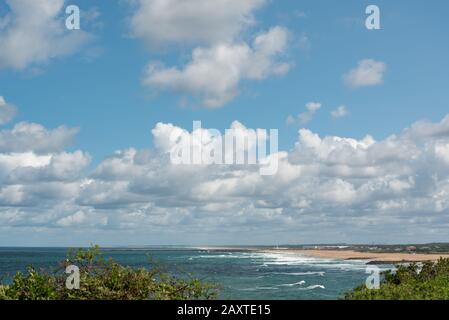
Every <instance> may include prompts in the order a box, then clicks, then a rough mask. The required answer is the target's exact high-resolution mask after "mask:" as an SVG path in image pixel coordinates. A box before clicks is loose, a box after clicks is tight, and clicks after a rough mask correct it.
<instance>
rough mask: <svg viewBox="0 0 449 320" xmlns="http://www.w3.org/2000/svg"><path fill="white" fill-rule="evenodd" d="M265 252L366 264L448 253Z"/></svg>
mask: <svg viewBox="0 0 449 320" xmlns="http://www.w3.org/2000/svg"><path fill="white" fill-rule="evenodd" d="M263 252H267V253H296V254H301V255H305V256H309V257H313V258H323V259H341V260H368V262H367V263H368V264H395V263H411V262H425V261H437V260H438V259H439V258H449V254H443V253H442V254H440V253H430V254H426V253H382V252H360V251H355V250H328V249H321V250H320V249H269V250H263Z"/></svg>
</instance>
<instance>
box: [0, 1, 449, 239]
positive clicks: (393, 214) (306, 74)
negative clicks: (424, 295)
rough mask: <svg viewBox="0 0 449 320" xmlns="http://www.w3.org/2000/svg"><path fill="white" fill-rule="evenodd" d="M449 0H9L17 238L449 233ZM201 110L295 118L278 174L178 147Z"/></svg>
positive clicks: (243, 126) (0, 71) (11, 182)
mask: <svg viewBox="0 0 449 320" xmlns="http://www.w3.org/2000/svg"><path fill="white" fill-rule="evenodd" d="M69 5H76V6H78V7H79V9H80V23H81V25H80V27H81V28H80V29H79V30H68V29H67V27H66V19H67V17H68V16H69V15H68V14H67V13H66V8H67V6H69ZM369 5H376V6H377V7H378V8H379V10H380V11H379V17H380V29H374V30H370V29H368V28H367V27H366V25H365V21H366V19H367V18H368V16H369V14H367V13H366V8H367V7H368V6H369ZM448 10H449V3H448V2H447V1H443V0H433V1H430V2H429V1H421V0H419V1H405V0H395V1H391V0H389V1H382V0H375V1H363V0H348V1H329V0H313V1H307V0H303V1H293V0H286V1H275V0H247V1H241V0H216V1H213V2H212V1H208V0H189V1H183V0H119V1H107V2H106V1H100V0H89V1H88V0H75V1H70V2H68V1H64V0H35V1H29V0H2V1H1V2H0V246H2V245H3V246H71V245H88V244H90V243H96V244H100V245H160V244H184V245H200V244H203V245H205V244H211V245H212V244H216V245H225V244H242V245H244V244H285V243H290V244H301V243H337V242H347V243H373V242H377V243H405V242H409V243H410V242H414V243H416V242H431V241H448V240H449V239H448V236H447V235H448V234H449V233H448V231H449V220H448V218H449V108H448V103H447V101H448V100H449V59H447V57H448V56H449V42H448V41H447V37H448V33H449V27H448V24H447V18H446V12H448ZM193 121H201V123H202V127H203V128H216V129H218V130H220V131H221V132H224V131H225V130H226V129H228V128H233V129H237V128H238V129H240V130H241V132H244V133H245V132H249V131H250V130H251V129H266V130H269V129H277V130H278V136H279V153H278V154H277V156H279V168H278V171H277V173H276V174H275V175H273V176H263V175H261V174H260V172H259V170H258V167H257V165H256V166H254V165H253V166H251V165H248V166H241V165H218V164H214V165H181V166H179V165H174V164H173V163H171V162H170V158H169V156H168V154H169V153H170V150H172V149H173V148H174V147H175V146H176V143H177V142H176V141H173V139H172V138H171V137H172V136H173V134H175V135H176V134H178V135H182V137H192V136H193V132H192V130H193V127H192V126H193Z"/></svg>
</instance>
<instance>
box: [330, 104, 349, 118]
mask: <svg viewBox="0 0 449 320" xmlns="http://www.w3.org/2000/svg"><path fill="white" fill-rule="evenodd" d="M348 113H349V111H348V108H346V106H343V105H342V106H339V107H338V108H337V109H335V110H334V111H332V112H331V115H332V117H333V118H335V119H337V118H343V117H346V116H347V115H348Z"/></svg>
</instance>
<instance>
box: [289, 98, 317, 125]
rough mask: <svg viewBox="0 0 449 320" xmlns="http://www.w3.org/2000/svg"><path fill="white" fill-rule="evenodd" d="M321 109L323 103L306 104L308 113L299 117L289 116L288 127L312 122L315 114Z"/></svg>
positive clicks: (303, 113)
mask: <svg viewBox="0 0 449 320" xmlns="http://www.w3.org/2000/svg"><path fill="white" fill-rule="evenodd" d="M320 108H321V103H319V102H308V103H306V109H307V111H306V112H302V113H300V114H298V116H297V117H294V116H292V115H289V116H288V117H287V121H286V123H287V124H288V125H293V124H297V123H299V124H306V123H308V122H310V121H312V119H313V116H314V115H315V112H317V111H318V110H319V109H320Z"/></svg>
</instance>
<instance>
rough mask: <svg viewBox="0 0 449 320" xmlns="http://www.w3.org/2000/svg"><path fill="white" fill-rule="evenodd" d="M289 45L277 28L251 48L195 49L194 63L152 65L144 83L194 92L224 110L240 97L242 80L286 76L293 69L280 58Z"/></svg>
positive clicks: (223, 45)
mask: <svg viewBox="0 0 449 320" xmlns="http://www.w3.org/2000/svg"><path fill="white" fill-rule="evenodd" d="M287 42H288V31H287V30H286V29H285V28H281V27H275V28H272V29H270V30H269V31H268V32H266V33H262V34H260V35H258V36H257V37H256V38H255V39H254V41H253V44H252V46H249V45H248V44H246V43H245V42H241V43H221V44H217V45H215V46H213V47H211V48H196V49H195V50H194V51H193V53H192V59H191V61H190V62H189V63H188V64H186V65H185V66H184V67H183V68H181V69H178V68H175V67H165V66H164V65H162V64H161V63H159V62H156V63H154V62H153V63H151V64H150V65H149V66H148V67H147V69H146V73H145V76H144V79H143V83H144V84H145V85H147V86H150V87H152V88H156V89H170V90H175V91H181V92H187V93H192V94H193V95H197V96H199V98H200V99H201V101H202V104H203V105H204V106H205V107H208V108H217V107H221V106H222V105H224V104H225V103H227V102H229V101H230V100H231V99H232V98H234V97H235V96H236V95H237V94H238V86H239V84H240V82H242V81H243V80H262V79H265V78H267V77H269V76H272V75H284V74H286V73H287V72H288V71H289V70H290V67H291V66H290V64H288V63H286V62H283V61H282V59H280V57H281V55H282V54H283V53H284V52H285V50H286V48H287Z"/></svg>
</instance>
